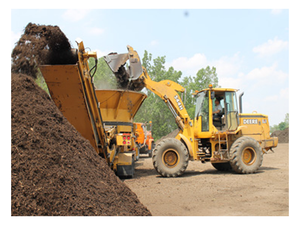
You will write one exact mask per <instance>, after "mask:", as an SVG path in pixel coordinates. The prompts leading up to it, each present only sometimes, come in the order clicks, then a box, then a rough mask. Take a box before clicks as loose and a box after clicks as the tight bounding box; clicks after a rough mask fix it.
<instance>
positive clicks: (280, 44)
mask: <svg viewBox="0 0 300 225" xmlns="http://www.w3.org/2000/svg"><path fill="white" fill-rule="evenodd" d="M285 49H288V41H283V40H279V39H278V38H277V37H275V38H274V39H273V40H271V39H270V40H268V41H267V42H265V43H263V44H261V45H259V46H256V47H254V48H253V52H254V53H258V55H259V57H265V56H271V55H274V54H276V53H279V52H281V51H282V50H285Z"/></svg>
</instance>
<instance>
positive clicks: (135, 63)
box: [103, 45, 143, 80]
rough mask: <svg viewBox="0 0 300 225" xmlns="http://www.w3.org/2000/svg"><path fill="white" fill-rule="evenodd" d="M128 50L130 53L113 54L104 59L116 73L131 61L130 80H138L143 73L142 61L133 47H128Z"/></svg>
mask: <svg viewBox="0 0 300 225" xmlns="http://www.w3.org/2000/svg"><path fill="white" fill-rule="evenodd" d="M127 49H128V53H124V54H117V53H111V54H109V55H107V56H104V57H103V58H104V60H105V62H106V63H107V65H108V66H109V67H110V69H111V70H112V71H113V72H114V73H118V71H119V69H120V68H121V67H123V66H124V65H125V63H126V61H127V60H128V59H129V63H130V67H129V70H128V71H127V73H128V74H129V78H130V80H137V79H139V77H140V76H141V75H142V73H143V67H142V64H141V60H140V57H139V55H138V54H137V52H136V51H134V50H133V48H132V47H131V46H129V45H128V46H127Z"/></svg>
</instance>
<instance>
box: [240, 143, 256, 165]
mask: <svg viewBox="0 0 300 225" xmlns="http://www.w3.org/2000/svg"><path fill="white" fill-rule="evenodd" d="M242 159H243V162H244V164H245V165H247V166H250V165H252V164H253V163H254V162H255V160H256V152H255V150H254V149H253V148H251V147H247V148H245V149H244V150H243V154H242Z"/></svg>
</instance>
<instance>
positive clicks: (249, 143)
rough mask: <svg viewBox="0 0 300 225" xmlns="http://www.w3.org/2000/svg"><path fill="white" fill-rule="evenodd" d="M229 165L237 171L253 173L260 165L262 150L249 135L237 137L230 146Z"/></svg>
mask: <svg viewBox="0 0 300 225" xmlns="http://www.w3.org/2000/svg"><path fill="white" fill-rule="evenodd" d="M230 158H231V159H230V165H231V167H232V169H233V170H234V171H235V172H237V173H243V174H248V173H255V172H257V170H258V169H259V167H260V166H261V165H262V161H263V151H262V149H261V147H260V145H259V143H258V142H257V141H256V140H255V139H253V138H251V137H246V136H245V137H240V138H238V139H237V140H236V141H235V142H234V143H233V144H232V146H231V148H230Z"/></svg>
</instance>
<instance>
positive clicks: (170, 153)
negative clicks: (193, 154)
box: [162, 149, 179, 168]
mask: <svg viewBox="0 0 300 225" xmlns="http://www.w3.org/2000/svg"><path fill="white" fill-rule="evenodd" d="M162 161H163V163H164V164H165V166H167V167H169V168H173V167H175V166H176V165H177V164H178V162H179V154H178V152H177V151H176V150H174V149H167V150H166V151H165V152H164V153H163V155H162Z"/></svg>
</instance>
